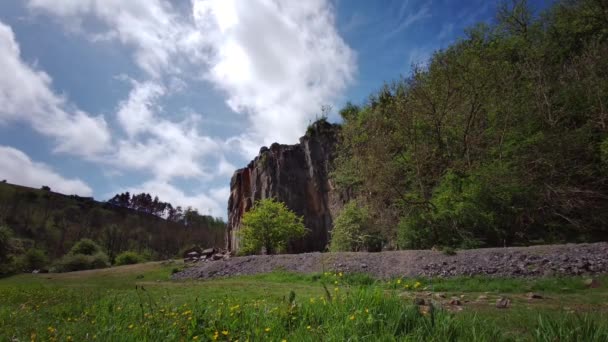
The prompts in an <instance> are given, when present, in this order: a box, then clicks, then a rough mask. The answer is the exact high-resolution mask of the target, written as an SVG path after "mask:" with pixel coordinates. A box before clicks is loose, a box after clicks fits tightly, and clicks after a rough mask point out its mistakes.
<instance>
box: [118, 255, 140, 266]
mask: <svg viewBox="0 0 608 342" xmlns="http://www.w3.org/2000/svg"><path fill="white" fill-rule="evenodd" d="M144 261H146V259H145V258H144V257H143V256H142V255H141V254H138V253H137V252H133V251H126V252H122V253H120V254H118V256H116V260H114V264H115V265H116V266H121V265H133V264H139V263H140V262H144Z"/></svg>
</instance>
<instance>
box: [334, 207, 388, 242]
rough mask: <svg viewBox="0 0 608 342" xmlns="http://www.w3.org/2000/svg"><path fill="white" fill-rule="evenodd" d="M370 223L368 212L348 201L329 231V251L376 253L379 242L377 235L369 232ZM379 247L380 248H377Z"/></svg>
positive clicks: (365, 208)
mask: <svg viewBox="0 0 608 342" xmlns="http://www.w3.org/2000/svg"><path fill="white" fill-rule="evenodd" d="M371 225H372V221H371V218H370V216H369V210H368V208H367V207H365V206H359V205H358V204H357V202H356V201H350V202H348V203H347V204H346V205H345V206H344V209H342V211H341V212H340V215H339V216H338V217H337V218H336V221H335V222H334V228H333V230H332V231H331V243H330V245H329V250H330V251H332V252H360V251H363V250H368V251H377V250H379V249H381V247H382V246H381V243H380V244H379V245H380V246H377V245H378V242H381V241H380V239H378V237H377V234H373V233H372V232H371ZM378 247H380V248H378Z"/></svg>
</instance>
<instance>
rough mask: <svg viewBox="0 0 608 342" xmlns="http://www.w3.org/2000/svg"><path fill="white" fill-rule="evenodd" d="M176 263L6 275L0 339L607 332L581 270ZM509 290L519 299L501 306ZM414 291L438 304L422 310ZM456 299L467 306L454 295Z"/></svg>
mask: <svg viewBox="0 0 608 342" xmlns="http://www.w3.org/2000/svg"><path fill="white" fill-rule="evenodd" d="M175 267H176V266H175V265H166V264H162V263H147V264H140V265H132V266H122V267H115V268H111V269H104V270H96V271H84V272H73V273H64V274H38V275H30V274H27V275H19V276H14V277H10V278H6V279H1V280H0V327H1V328H0V341H94V340H96V341H197V340H198V341H213V340H217V341H237V340H238V341H347V340H350V341H519V340H522V341H529V340H531V341H608V286H606V285H607V284H608V277H606V276H604V277H600V278H599V279H598V280H599V283H600V287H598V288H587V286H585V284H584V283H583V278H580V277H579V278H553V279H541V280H525V279H490V278H460V279H449V280H445V279H402V278H400V279H391V280H390V281H376V280H374V279H372V278H370V277H368V276H366V275H360V274H330V273H326V274H315V275H300V274H288V273H281V272H277V273H272V274H266V275H257V276H247V277H234V278H226V279H217V280H210V281H180V282H177V281H171V280H169V275H170V273H171V271H172V270H173V269H174V268H175ZM530 291H534V292H536V293H538V294H540V295H542V297H543V298H542V299H529V298H528V297H527V295H526V294H527V293H528V292H530ZM480 296H481V299H480ZM500 296H506V297H508V298H510V299H511V300H512V304H511V307H510V308H507V309H497V308H496V306H495V303H496V300H497V298H499V297H500ZM416 297H419V298H424V299H427V300H431V301H433V302H434V303H435V305H434V306H433V308H430V307H422V309H423V310H421V308H419V307H417V306H415V305H413V299H414V298H416ZM442 297H445V299H443V298H442ZM451 297H457V298H459V300H461V301H462V306H450V305H445V303H446V302H447V301H449V300H450V298H451ZM442 304H443V305H442ZM442 307H443V308H442Z"/></svg>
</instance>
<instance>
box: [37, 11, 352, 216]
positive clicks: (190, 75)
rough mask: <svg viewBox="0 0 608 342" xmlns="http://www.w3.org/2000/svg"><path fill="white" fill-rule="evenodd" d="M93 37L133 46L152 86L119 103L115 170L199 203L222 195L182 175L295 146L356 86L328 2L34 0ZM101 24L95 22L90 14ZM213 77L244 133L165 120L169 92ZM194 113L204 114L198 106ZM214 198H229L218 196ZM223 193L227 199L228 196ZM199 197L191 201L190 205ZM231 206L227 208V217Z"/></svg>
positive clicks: (216, 173) (205, 176)
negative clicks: (219, 133)
mask: <svg viewBox="0 0 608 342" xmlns="http://www.w3.org/2000/svg"><path fill="white" fill-rule="evenodd" d="M27 4H28V7H29V8H30V10H32V11H33V12H34V13H45V14H50V15H51V16H54V17H56V18H58V19H60V20H59V21H60V22H61V23H64V24H66V25H68V26H69V27H71V28H72V29H74V28H76V29H77V30H78V31H77V32H80V33H82V34H85V35H86V36H87V37H89V38H90V39H91V40H92V41H99V40H103V41H116V42H119V43H121V44H123V45H124V46H127V47H129V48H131V49H132V51H133V58H134V60H135V62H136V64H137V65H138V66H139V67H140V68H141V69H142V70H143V71H144V72H145V75H146V76H145V79H143V80H139V81H134V80H131V82H132V84H133V88H132V90H131V92H130V93H129V94H128V96H127V97H126V99H125V100H124V101H123V102H121V103H120V104H119V105H118V109H117V113H116V118H117V122H118V123H119V125H120V127H121V128H122V129H123V130H124V133H125V135H126V137H125V138H121V139H118V140H117V142H116V144H117V145H116V148H115V149H116V150H117V152H116V153H115V154H113V155H111V156H109V157H108V158H109V159H108V160H110V162H111V163H113V164H115V165H118V166H120V167H122V168H127V169H138V170H149V171H150V172H151V173H152V179H151V180H150V181H148V182H146V183H144V184H143V185H145V187H144V186H142V188H147V189H148V191H149V192H155V193H158V194H159V196H160V195H163V194H166V196H167V199H168V200H171V199H172V198H174V199H175V200H176V202H178V201H182V202H181V203H184V204H186V203H187V202H186V201H187V200H192V201H194V202H196V203H198V205H200V207H199V206H197V207H198V208H205V207H210V208H213V210H218V208H222V207H223V205H219V204H218V202H217V201H220V200H221V201H225V198H223V197H224V195H225V194H226V193H225V191H224V192H217V191H216V192H214V193H215V194H216V195H211V194H208V195H204V194H203V195H201V196H188V195H186V194H185V193H183V192H182V191H180V190H179V189H178V188H177V187H176V186H174V185H173V184H172V183H171V181H172V180H173V178H175V177H189V178H193V177H197V179H200V180H202V181H205V180H209V179H210V178H213V177H226V178H227V177H229V176H230V175H231V174H232V171H233V170H234V169H236V167H234V166H233V165H232V164H230V163H229V162H228V161H227V159H226V158H225V156H224V153H234V152H240V153H241V155H242V156H245V157H246V158H252V157H253V156H254V155H255V154H257V152H258V151H259V148H260V147H261V145H269V144H270V143H272V142H275V141H278V142H281V143H294V142H295V141H296V139H297V138H298V137H299V136H301V135H302V134H303V133H304V131H305V128H306V125H307V124H309V123H310V122H312V121H313V120H314V119H315V117H316V116H317V115H318V114H320V113H319V112H320V108H321V106H322V105H324V104H331V103H332V102H333V101H334V100H335V99H336V98H338V97H339V96H340V95H341V93H342V92H343V91H344V89H345V88H346V86H347V85H348V84H349V83H350V82H351V81H352V79H353V78H354V75H355V71H356V61H355V59H356V58H355V54H354V52H353V51H352V50H351V49H350V48H349V47H348V46H347V45H346V43H345V42H344V41H343V40H342V38H341V37H340V36H339V34H338V33H337V31H336V23H335V18H334V8H333V5H332V3H331V1H330V0H307V1H300V0H290V1H274V0H191V1H190V2H189V3H186V2H185V1H184V2H173V1H164V0H129V1H124V0H62V1H56V0H29V1H28V3H27ZM90 18H92V19H95V21H94V22H95V23H96V25H95V27H94V28H92V27H91V25H89V26H87V21H86V20H85V19H90ZM200 82H205V84H206V83H207V82H208V83H210V84H212V85H213V86H214V87H216V88H217V89H219V90H220V91H221V92H222V93H223V94H225V97H226V99H225V101H226V104H227V105H228V107H229V108H231V109H232V110H233V111H235V112H238V113H241V114H242V115H243V121H244V122H247V123H248V124H247V126H248V127H246V128H245V130H244V131H243V132H242V133H241V134H238V135H236V136H233V137H222V138H221V139H220V138H216V137H209V136H206V135H203V134H201V133H200V132H199V131H198V130H197V126H198V125H199V124H200V123H201V122H204V120H201V119H200V118H199V117H197V114H193V115H191V116H190V117H188V118H187V119H186V120H183V121H179V122H177V121H175V120H172V119H171V118H169V116H170V113H165V112H164V111H163V108H162V104H163V102H164V101H166V100H167V99H168V98H169V97H170V96H171V94H172V92H173V91H179V90H180V89H184V88H185V87H188V86H190V85H192V84H193V83H197V84H198V85H200V84H201V83H200ZM197 111H198V109H197ZM219 194H222V196H220V195H219ZM226 197H227V196H226ZM194 202H193V203H194ZM223 210H224V209H223V208H222V211H223Z"/></svg>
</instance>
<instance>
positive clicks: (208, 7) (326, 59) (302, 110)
mask: <svg viewBox="0 0 608 342" xmlns="http://www.w3.org/2000/svg"><path fill="white" fill-rule="evenodd" d="M193 15H194V20H195V23H196V25H197V28H198V30H199V32H201V35H203V38H201V40H202V43H201V46H202V47H203V49H204V50H203V51H207V52H208V53H209V55H207V56H206V58H207V60H206V62H207V63H208V64H209V70H208V72H207V73H206V76H207V78H208V79H209V80H211V82H213V83H214V84H215V85H216V86H217V87H219V88H220V89H222V90H224V91H225V92H226V94H227V97H228V98H227V104H228V106H229V107H230V108H232V109H233V110H234V111H237V112H243V113H246V114H247V115H248V116H249V120H250V125H251V128H250V129H249V131H248V133H246V134H243V135H242V136H241V137H238V139H239V140H240V141H250V142H251V143H253V144H255V145H257V146H255V148H248V150H247V151H246V153H247V155H248V156H249V157H252V155H251V152H252V151H254V150H255V151H256V152H257V150H258V149H259V147H260V145H261V144H266V145H268V144H270V143H272V142H275V141H279V142H281V143H293V142H295V141H296V138H298V137H299V136H301V135H302V134H303V133H304V129H305V128H306V125H307V124H308V123H309V122H310V121H311V120H312V119H314V118H315V115H317V114H318V113H319V111H320V107H321V105H323V104H328V103H331V102H332V101H333V100H334V99H335V98H336V97H337V96H338V95H339V94H340V93H341V92H342V91H343V90H344V89H345V87H346V85H347V84H348V83H349V82H350V81H351V80H352V78H353V76H354V72H355V56H354V52H353V51H352V50H351V49H350V48H349V47H348V46H347V45H346V43H345V42H344V41H343V40H342V38H341V37H340V36H339V35H338V33H337V32H336V29H335V19H334V14H333V8H332V7H331V4H330V3H329V2H328V1H324V0H313V1H283V2H276V1H266V0H246V1H245V0H241V1H237V0H194V1H193Z"/></svg>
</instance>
